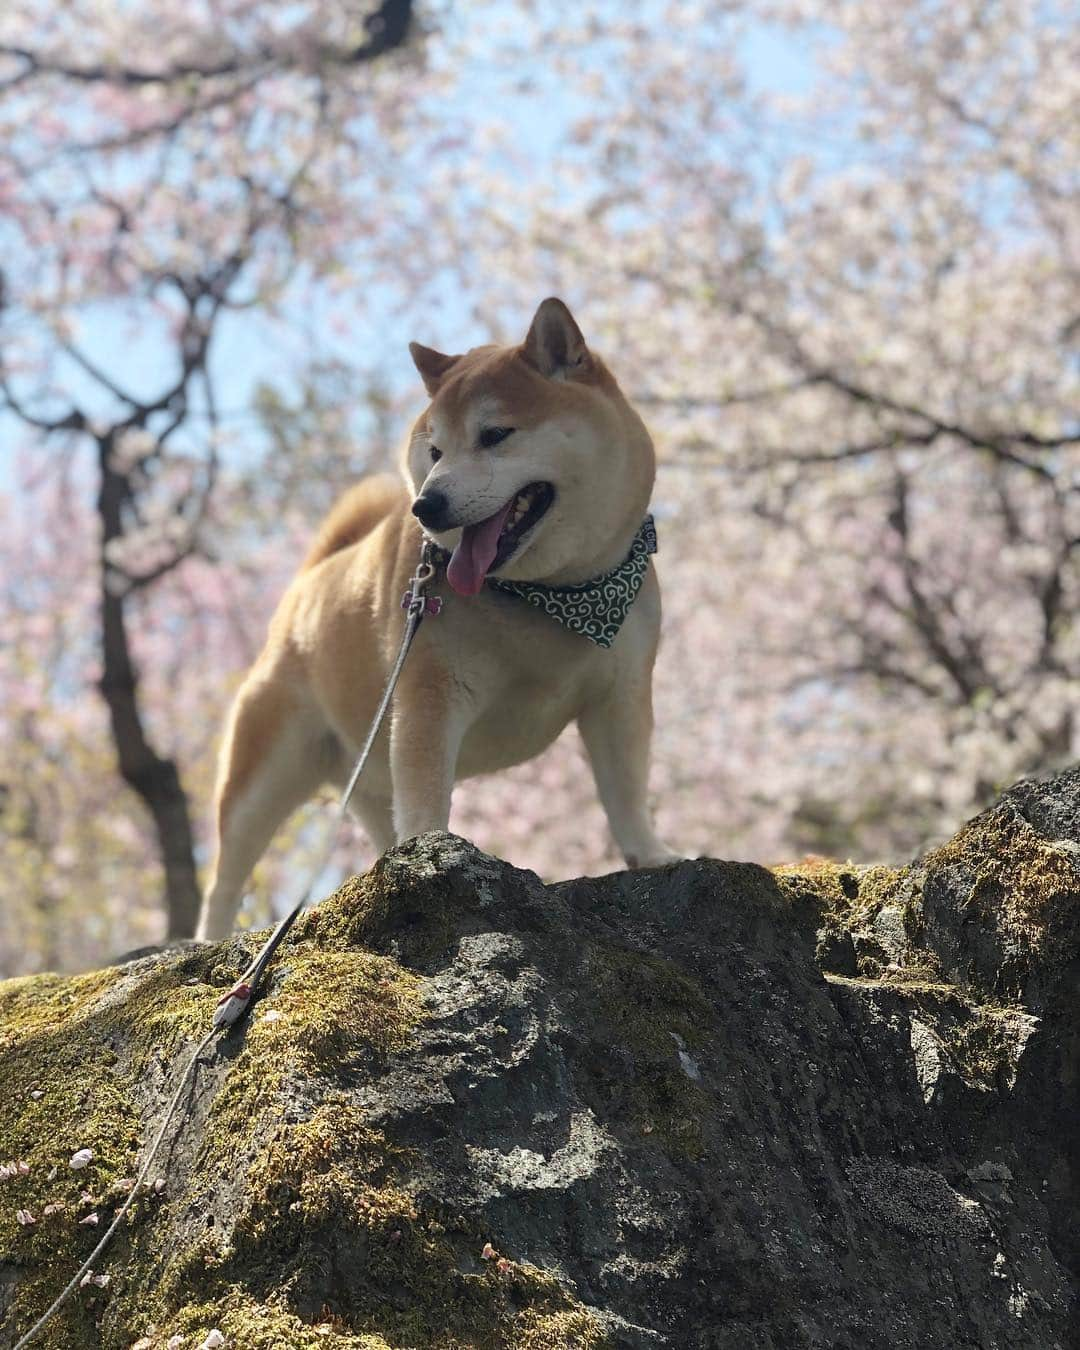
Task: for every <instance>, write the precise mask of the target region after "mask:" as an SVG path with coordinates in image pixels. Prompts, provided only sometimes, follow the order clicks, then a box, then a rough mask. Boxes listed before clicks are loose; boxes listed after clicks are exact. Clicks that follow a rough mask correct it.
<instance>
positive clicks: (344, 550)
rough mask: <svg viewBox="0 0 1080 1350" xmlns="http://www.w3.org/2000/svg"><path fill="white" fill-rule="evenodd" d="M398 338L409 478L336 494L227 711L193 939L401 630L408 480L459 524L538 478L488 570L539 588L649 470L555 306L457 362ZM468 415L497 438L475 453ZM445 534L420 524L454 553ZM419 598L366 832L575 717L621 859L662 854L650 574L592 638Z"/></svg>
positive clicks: (624, 515)
mask: <svg viewBox="0 0 1080 1350" xmlns="http://www.w3.org/2000/svg"><path fill="white" fill-rule="evenodd" d="M412 351H413V358H414V361H415V362H416V365H417V368H418V370H419V371H420V374H421V377H422V378H423V380H424V383H425V386H426V387H427V390H428V393H429V395H430V396H431V404H430V406H429V407H428V408H427V409H426V410H425V411H424V413H422V414H421V416H420V417H419V418H417V420H416V422H415V423H414V425H413V428H412V431H411V433H410V436H409V439H408V442H407V445H406V447H405V454H404V463H403V468H404V472H405V480H406V483H402V482H401V481H400V480H398V479H395V478H391V477H376V478H370V479H367V480H365V481H363V482H361V483H359V484H358V485H357V486H356V487H355V488H353V489H352V490H351V491H349V492H348V493H347V494H346V495H345V496H344V497H343V498H342V499H341V501H340V502H339V503H338V504H337V506H336V507H335V508H334V509H333V511H332V512H331V513H330V515H329V516H328V518H327V520H326V521H325V522H324V524H323V526H322V528H321V529H320V531H319V533H318V536H317V538H316V540H315V543H314V544H313V546H312V549H311V551H310V552H309V554H308V556H307V558H306V559H305V561H304V564H303V567H302V569H301V571H300V573H299V575H298V576H297V578H296V579H295V581H294V582H293V583H292V585H291V586H290V588H289V590H288V591H287V592H286V594H285V595H284V597H283V598H282V601H281V603H280V605H279V606H278V609H277V612H276V613H275V615H274V618H273V620H272V622H271V625H270V633H269V638H268V641H267V644H266V647H265V649H264V650H263V652H262V654H261V655H260V656H259V658H258V660H257V661H256V663H255V665H254V667H253V668H252V670H251V672H250V673H249V675H248V677H247V679H246V680H245V681H244V684H243V686H242V687H241V689H240V692H239V694H238V695H237V698H236V701H235V704H234V706H233V709H232V713H231V715H230V719H229V725H228V729H227V732H226V736H225V742H224V745H223V747H222V753H221V761H220V766H219V785H218V815H217V823H218V849H217V857H216V861H215V865H214V870H213V875H212V877H211V880H210V884H209V886H208V888H207V892H206V897H205V900H204V903H203V910H202V915H201V919H200V925H199V936H200V937H201V938H220V937H222V936H224V935H226V934H227V933H228V932H229V930H230V929H231V927H232V923H233V920H234V918H235V914H236V909H237V906H238V903H239V900H240V896H241V892H242V889H243V887H244V884H245V882H246V880H247V877H248V874H249V873H250V871H251V868H252V867H253V866H254V865H255V863H256V862H257V861H258V859H259V857H260V856H261V854H262V853H263V851H264V849H265V848H266V846H267V845H268V843H269V842H270V839H271V837H272V835H273V833H274V831H275V830H276V829H277V828H278V826H279V825H280V824H281V823H282V821H283V820H284V819H285V818H286V817H287V816H288V815H289V814H290V813H291V812H292V811H293V810H294V809H295V808H296V807H297V806H299V805H301V804H302V803H303V802H304V801H306V800H307V799H308V798H309V797H310V796H311V795H312V794H313V793H314V792H315V790H316V789H317V788H318V787H319V786H320V785H321V784H323V783H324V782H328V781H329V782H333V783H335V784H339V785H340V784H343V783H344V781H345V779H346V778H347V776H348V773H349V770H350V767H351V765H352V762H353V760H354V758H355V756H356V754H357V752H358V749H359V747H360V745H361V744H362V743H363V741H364V738H365V736H366V733H367V729H368V726H369V724H370V722H371V719H372V717H373V715H374V713H375V708H376V705H377V703H378V700H379V697H380V695H381V692H382V689H383V686H384V684H385V681H386V679H387V676H388V674H389V670H390V667H391V665H392V664H393V660H394V657H395V654H396V651H397V646H398V642H399V640H400V636H401V629H402V622H403V619H402V613H401V608H400V604H401V597H402V594H403V593H404V592H405V591H406V590H407V589H408V583H409V577H410V575H411V574H412V572H413V571H414V570H415V567H416V563H417V559H418V554H419V548H420V542H421V537H422V535H421V529H420V526H419V524H418V522H417V521H416V519H415V518H414V516H413V515H412V514H411V505H412V499H413V496H414V494H415V493H417V492H420V491H422V490H427V489H430V488H435V489H438V490H439V491H440V492H442V493H443V494H444V496H445V497H446V498H447V500H448V502H449V508H450V512H451V515H452V519H453V522H454V525H455V526H463V525H469V524H472V523H473V522H476V521H480V520H482V519H485V518H486V517H488V516H490V515H491V514H493V513H494V512H495V511H497V510H498V508H499V507H500V506H501V505H502V504H503V503H505V502H506V501H509V500H510V498H511V497H513V496H514V494H515V493H517V492H518V491H519V490H520V489H521V488H522V487H524V486H525V485H526V484H528V483H531V482H535V481H546V482H551V483H553V484H554V485H555V489H556V494H557V495H556V499H555V502H554V504H553V505H552V506H551V508H550V509H549V511H548V512H547V514H546V515H545V516H544V517H543V518H542V519H541V520H540V521H539V523H538V524H537V525H536V526H535V527H534V529H533V530H531V531H530V532H529V533H528V534H527V535H525V537H524V540H523V543H522V545H521V547H520V548H519V550H518V552H517V553H516V554H515V555H514V556H513V557H511V558H510V559H509V560H508V562H507V563H506V564H505V565H504V566H502V567H500V568H498V569H497V572H498V575H499V576H501V577H505V578H509V579H518V580H531V581H540V582H545V583H547V584H550V585H565V584H573V583H575V582H584V581H588V580H590V579H591V578H593V577H595V576H598V575H600V574H601V573H603V572H606V571H608V570H610V569H611V568H613V567H615V566H617V565H618V564H619V563H620V562H621V561H622V560H623V559H624V558H625V557H626V556H627V554H628V552H629V549H630V545H631V543H632V541H633V538H634V535H635V533H636V531H637V529H638V527H639V525H640V524H641V520H642V517H643V515H644V513H645V511H646V509H647V506H648V501H649V496H650V494H651V491H652V485H653V476H654V472H655V460H654V454H653V447H652V442H651V440H650V438H649V435H648V432H647V431H646V430H645V427H644V425H643V423H642V422H641V420H640V418H639V417H638V416H637V414H636V413H635V412H634V410H633V409H632V408H631V406H630V404H629V403H628V402H627V401H626V399H625V397H624V396H623V394H622V392H621V391H620V389H619V387H618V385H617V384H616V382H615V379H614V378H613V376H612V375H611V373H610V372H609V371H608V369H607V367H606V366H605V365H604V363H603V362H602V361H601V360H600V359H599V358H598V357H597V356H596V355H594V354H593V353H592V352H590V351H589V350H588V348H587V347H586V346H585V343H584V340H583V339H582V337H581V334H580V332H579V330H578V328H577V325H576V324H575V323H574V320H573V318H572V317H571V315H570V313H569V311H568V310H567V309H566V307H565V306H564V305H563V304H562V303H561V301H557V300H546V301H545V302H544V303H543V305H541V306H540V308H539V310H538V311H537V314H536V316H535V318H534V320H533V323H532V327H531V328H530V330H529V334H528V336H527V337H526V340H525V342H524V343H522V344H521V345H520V346H518V347H507V348H500V347H480V348H475V349H474V350H472V351H470V352H468V353H466V354H465V355H464V356H460V357H451V356H444V355H442V354H441V353H438V352H433V351H431V350H430V349H428V348H424V347H419V346H417V345H416V344H414V345H413V348H412ZM481 426H488V427H490V426H506V427H513V428H514V433H513V435H512V436H511V437H509V438H508V439H507V440H506V441H504V442H503V443H502V444H500V445H498V446H496V447H494V448H493V449H490V450H484V449H481V448H479V444H478V439H477V438H478V434H479V428H480V427H481ZM433 445H435V446H437V447H438V451H439V452H441V457H440V458H438V462H437V463H433V455H432V446H433ZM406 484H407V486H406ZM429 533H431V531H429ZM460 533H461V531H460V528H447V529H446V530H443V531H442V532H440V533H437V534H433V537H434V538H436V539H437V541H438V542H439V543H440V544H443V545H444V546H446V547H453V546H454V545H455V544H456V543H457V540H458V538H459V536H460ZM432 593H433V594H437V595H439V596H441V597H442V599H443V611H442V614H441V615H440V616H439V617H438V618H437V619H433V620H429V621H428V622H427V623H425V624H423V625H422V626H421V628H420V631H419V633H418V635H417V638H416V641H415V643H414V645H413V648H412V650H411V652H410V654H409V658H408V661H407V662H406V664H405V669H404V672H403V674H402V677H401V681H400V683H399V685H398V689H397V693H396V695H395V700H394V705H393V711H392V714H391V717H390V719H389V723H390V725H389V728H387V727H385V726H384V728H383V731H382V732H381V733H380V735H379V738H378V740H377V741H376V744H375V747H374V751H373V754H372V757H371V760H370V761H369V763H368V767H367V769H366V770H365V773H364V776H363V778H362V780H361V782H360V784H359V786H358V788H357V791H356V794H355V796H354V798H353V808H354V810H355V811H356V812H357V814H358V815H359V817H360V819H361V821H362V823H363V824H364V826H365V828H366V829H367V831H368V833H369V834H370V836H371V838H372V841H373V842H374V844H375V845H376V847H377V848H379V849H380V850H384V849H386V848H388V847H390V846H391V845H392V844H394V843H395V842H400V841H402V840H404V839H408V838H411V837H412V836H414V835H417V834H420V833H422V832H424V831H425V830H433V829H446V827H447V823H448V819H449V815H450V796H451V791H452V788H453V785H454V782H455V781H456V780H457V779H459V778H465V777H469V776H471V775H473V774H479V773H488V772H491V771H493V770H497V769H502V768H506V767H508V766H509V765H512V764H517V763H520V762H521V761H523V760H526V759H529V758H531V757H533V756H534V755H536V754H538V753H539V752H540V751H541V750H543V749H544V748H545V747H546V746H548V745H549V744H550V743H551V742H552V741H553V740H554V739H555V737H556V736H558V734H559V732H560V731H562V730H563V728H564V727H565V726H566V725H567V724H568V723H569V722H571V721H574V720H576V721H577V723H578V726H579V727H580V729H581V732H582V736H583V739H584V741H585V745H586V748H587V750H588V753H589V757H590V760H591V762H592V766H593V771H594V774H595V777H596V781H597V787H598V789H599V793H600V797H601V800H602V802H603V804H604V807H605V809H606V811H607V814H608V818H609V821H610V823H611V827H612V832H613V834H614V836H615V839H616V842H617V843H618V845H619V847H620V849H621V850H622V852H623V854H624V856H625V857H626V859H627V862H628V863H629V864H630V865H631V866H648V865H655V864H658V863H662V862H667V861H671V860H672V859H673V857H674V856H675V855H673V854H671V853H670V852H669V851H668V850H667V849H666V848H665V847H664V846H663V844H661V843H660V842H659V840H658V839H657V838H656V835H655V833H654V831H653V827H652V823H651V820H650V818H649V813H648V809H647V805H646V779H647V774H648V747H649V739H650V735H651V731H652V702H651V680H652V666H653V660H654V657H655V654H656V644H657V638H658V634H659V625H660V596H659V588H658V586H657V582H656V576H655V573H654V572H653V570H652V568H651V567H650V568H649V572H648V574H647V576H646V579H645V584H644V585H643V587H642V590H641V593H640V594H639V596H638V598H637V600H636V601H635V603H634V605H633V607H632V608H631V610H630V613H629V615H628V617H627V619H626V621H625V623H624V625H623V627H622V629H621V630H620V632H619V635H618V637H617V638H616V640H615V643H614V645H613V646H612V648H611V649H610V650H605V649H603V648H600V647H597V646H595V645H594V644H593V643H591V642H589V641H588V640H587V639H585V638H584V637H582V636H580V635H578V634H575V633H571V632H568V631H567V630H566V629H564V628H563V627H561V626H560V625H559V624H557V623H556V622H555V621H554V620H552V619H551V618H549V617H548V616H546V615H544V614H542V613H540V612H539V611H537V610H535V609H533V608H532V607H530V606H529V605H527V604H525V603H524V602H523V601H521V600H518V599H515V598H513V597H510V596H506V595H502V594H499V593H497V592H494V591H492V590H491V589H490V588H484V589H483V590H481V591H480V593H479V594H478V595H475V596H462V595H458V594H455V592H454V591H453V590H452V589H451V588H450V587H449V586H448V585H447V583H446V579H445V577H443V576H441V575H440V577H439V580H438V582H437V583H436V584H435V586H434V588H433V592H432Z"/></svg>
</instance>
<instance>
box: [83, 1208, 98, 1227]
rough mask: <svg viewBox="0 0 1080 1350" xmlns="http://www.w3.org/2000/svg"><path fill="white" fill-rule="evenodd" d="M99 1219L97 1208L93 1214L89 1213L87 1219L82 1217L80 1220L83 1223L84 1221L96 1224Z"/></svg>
mask: <svg viewBox="0 0 1080 1350" xmlns="http://www.w3.org/2000/svg"><path fill="white" fill-rule="evenodd" d="M97 1221H98V1216H97V1211H96V1210H95V1211H94V1213H93V1214H88V1215H87V1216H86V1218H85V1219H80V1220H79V1222H80V1223H81V1224H82V1223H89V1224H96V1223H97Z"/></svg>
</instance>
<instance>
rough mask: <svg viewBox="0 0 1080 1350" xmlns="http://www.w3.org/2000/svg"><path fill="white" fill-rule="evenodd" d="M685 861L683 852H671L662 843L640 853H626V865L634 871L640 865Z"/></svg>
mask: <svg viewBox="0 0 1080 1350" xmlns="http://www.w3.org/2000/svg"><path fill="white" fill-rule="evenodd" d="M685 861H686V858H685V855H684V854H682V853H673V852H672V851H671V849H669V848H664V847H663V846H662V845H661V846H660V847H658V848H654V849H649V850H648V851H646V852H643V853H640V854H638V853H628V854H627V855H626V865H627V867H629V868H631V869H633V870H634V871H637V870H639V869H640V868H642V867H670V866H671V865H672V864H673V863H681V862H685Z"/></svg>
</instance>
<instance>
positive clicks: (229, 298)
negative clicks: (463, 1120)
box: [0, 0, 412, 935]
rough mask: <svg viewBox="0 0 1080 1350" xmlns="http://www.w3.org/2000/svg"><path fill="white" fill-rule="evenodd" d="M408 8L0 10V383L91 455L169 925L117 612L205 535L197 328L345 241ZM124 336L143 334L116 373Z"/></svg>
mask: <svg viewBox="0 0 1080 1350" xmlns="http://www.w3.org/2000/svg"><path fill="white" fill-rule="evenodd" d="M411 18H412V14H411V3H410V0H384V3H382V4H380V5H378V6H370V7H367V8H366V12H364V13H360V14H358V13H357V10H356V7H354V6H349V5H341V4H334V3H315V2H313V3H309V4H306V5H300V6H297V5H280V6H261V5H260V6H252V5H250V4H248V3H247V2H246V0H236V2H235V3H215V2H214V0H210V3H207V4H205V5H199V6H195V7H190V6H189V7H185V9H184V10H183V11H177V10H174V9H170V8H169V7H168V6H165V5H159V4H146V5H142V6H125V7H122V8H120V9H117V10H115V11H105V10H102V9H101V8H100V6H98V5H96V4H94V3H91V2H90V0H87V2H86V3H74V4H71V5H67V6H64V7H62V8H59V9H56V10H55V11H53V12H52V13H51V15H49V16H44V15H43V14H42V11H41V9H40V6H38V5H35V4H32V3H18V0H16V3H14V4H12V5H10V6H8V7H6V9H5V12H4V15H3V16H0V99H2V101H0V138H2V140H3V142H4V144H5V154H4V159H3V161H2V162H0V204H2V205H3V208H4V215H5V219H6V225H5V233H6V234H7V236H8V243H9V245H10V249H11V251H12V252H13V253H15V255H16V256H17V257H18V259H19V263H20V265H19V267H18V268H13V267H9V268H7V269H5V271H4V272H3V274H2V275H0V302H2V309H0V399H2V406H3V407H4V408H6V410H7V411H8V413H9V414H10V415H11V416H13V417H14V418H16V419H18V421H19V422H21V423H22V425H23V426H24V427H25V428H27V429H28V430H30V431H32V432H34V433H37V435H38V437H39V438H40V439H41V441H42V442H43V443H44V444H46V445H56V444H59V445H60V446H61V450H60V451H59V457H60V458H62V459H67V458H70V457H71V456H72V455H77V454H78V453H79V451H81V450H83V449H85V448H88V449H90V450H91V451H92V455H93V460H94V479H95V487H94V489H93V490H94V492H95V495H96V512H97V518H98V519H97V526H98V531H99V540H98V550H97V552H98V559H97V564H96V570H97V574H98V607H99V623H100V630H99V639H100V656H101V670H100V675H99V677H98V680H97V683H98V687H99V689H100V692H101V694H102V696H103V698H104V701H105V704H106V707H107V709H108V714H109V723H110V729H111V735H112V740H113V744H114V747H115V752H116V756H117V761H118V765H119V770H120V773H121V775H122V777H123V779H124V780H125V782H126V783H127V784H128V785H129V787H131V788H132V789H133V790H134V792H135V793H136V794H137V795H138V796H139V798H140V799H141V800H142V802H143V803H144V805H145V807H146V808H147V810H148V811H149V813H150V815H151V817H152V820H153V826H154V832H155V836H156V842H157V847H158V851H159V853H160V857H161V862H162V865H163V871H164V882H165V901H166V909H167V914H168V931H169V933H170V934H171V935H184V934H189V933H190V932H192V931H193V928H194V922H195V917H196V914H197V908H198V902H199V888H198V880H197V875H196V866H195V850H194V835H193V830H192V823H191V813H190V809H189V801H188V794H187V792H186V791H185V789H184V787H183V785H182V782H181V775H180V768H179V765H178V762H177V760H176V758H175V757H174V756H172V755H168V754H163V753H161V751H160V749H159V746H158V745H156V744H155V740H154V737H153V736H152V734H151V733H150V731H149V729H148V724H147V715H146V711H145V708H144V700H143V699H142V698H141V696H140V687H139V686H140V666H139V663H138V661H137V660H136V657H135V653H134V650H133V649H134V645H135V642H134V638H133V635H132V631H131V630H132V622H133V613H134V610H135V608H136V605H137V602H138V599H139V597H140V596H145V595H146V594H147V593H148V592H150V591H152V590H153V588H155V587H156V586H157V584H158V583H159V582H160V581H161V580H162V579H163V578H165V577H167V576H169V575H170V574H172V573H174V572H175V571H176V570H177V569H178V568H180V567H181V566H182V565H183V564H184V563H185V562H186V561H187V560H189V559H193V558H195V557H196V555H198V554H199V553H200V552H202V551H203V540H204V533H205V531H204V526H205V524H206V521H207V517H208V513H209V512H210V510H211V503H212V501H213V498H214V493H215V489H216V486H217V482H218V469H219V450H220V440H219V437H220V432H219V426H218V400H217V394H216V388H215V385H216V372H215V367H214V365H213V364H212V362H211V361H210V359H209V358H210V351H211V345H212V343H213V342H214V340H215V337H216V334H217V332H218V330H219V328H220V327H221V324H222V322H223V320H224V318H225V316H227V315H228V313H229V312H230V311H235V310H242V309H245V308H250V307H252V306H261V307H265V308H266V309H267V310H270V311H272V310H273V308H274V306H275V305H278V304H280V303H281V302H282V297H283V295H284V293H285V292H286V291H287V289H288V287H289V285H290V283H291V282H292V281H293V280H294V279H295V277H296V274H297V272H298V271H299V270H300V269H301V268H302V269H303V270H304V272H305V274H307V275H308V276H309V277H310V276H311V275H312V274H315V275H318V273H319V272H320V270H325V269H327V268H331V267H332V266H333V265H334V261H335V257H336V256H338V254H339V251H340V249H341V247H342V246H343V243H344V241H345V239H346V238H347V236H348V230H347V229H346V228H345V226H344V225H343V223H342V221H341V215H342V213H343V210H344V205H343V202H342V200H341V196H340V194H339V193H338V191H337V187H336V184H337V182H338V181H339V176H340V175H343V174H349V173H350V172H351V173H355V174H356V175H357V176H358V177H359V175H360V174H361V173H363V172H364V171H365V170H366V169H367V168H368V167H369V162H370V158H371V145H372V142H373V141H377V136H378V132H376V133H375V134H373V132H372V130H371V128H370V127H363V128H359V127H358V126H357V122H358V121H360V120H362V119H361V118H360V116H359V112H360V109H361V107H362V108H363V116H364V117H366V118H371V119H373V120H374V122H375V123H376V124H377V125H378V124H379V123H380V121H381V123H382V124H383V129H386V130H390V129H391V128H394V127H395V126H396V125H397V123H396V121H395V119H394V117H393V116H392V114H391V113H390V112H389V111H388V109H390V106H391V103H392V99H391V98H390V96H389V93H388V91H389V89H390V88H391V87H392V86H391V85H387V84H384V82H381V81H380V74H376V73H373V72H374V66H373V63H374V62H375V61H376V58H381V59H382V60H383V62H385V58H386V56H387V54H388V53H394V52H396V51H397V50H398V49H400V48H402V47H403V46H404V44H405V43H406V39H407V37H408V33H409V28H410V23H411ZM367 176H368V177H369V180H370V179H371V178H372V177H374V175H370V174H369V175H367ZM369 185H372V186H373V184H370V183H369ZM316 260H317V261H316ZM106 308H107V309H108V310H109V311H110V312H112V313H113V314H115V316H116V320H117V322H119V323H123V324H124V325H125V326H126V332H125V333H124V342H123V344H122V347H123V348H127V349H128V350H122V353H121V359H119V360H113V361H107V360H101V359H99V357H98V355H97V353H95V352H94V351H92V350H91V349H90V346H89V343H88V342H87V340H86V339H85V337H84V331H85V329H86V327H87V320H89V319H93V318H94V317H95V316H100V312H101V311H102V310H103V309H106ZM132 347H135V348H137V349H139V350H140V352H145V351H146V349H147V348H150V349H154V350H155V353H156V361H155V362H153V364H152V366H151V369H150V370H148V371H144V370H142V369H139V370H138V372H137V378H135V377H133V376H132V374H131V373H130V369H129V368H130V367H131V366H132V365H136V366H138V364H139V363H138V361H132V354H131V351H130V348H132ZM118 367H123V369H118ZM54 453H56V452H54ZM144 613H145V610H144ZM158 741H159V743H160V736H159V737H158Z"/></svg>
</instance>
